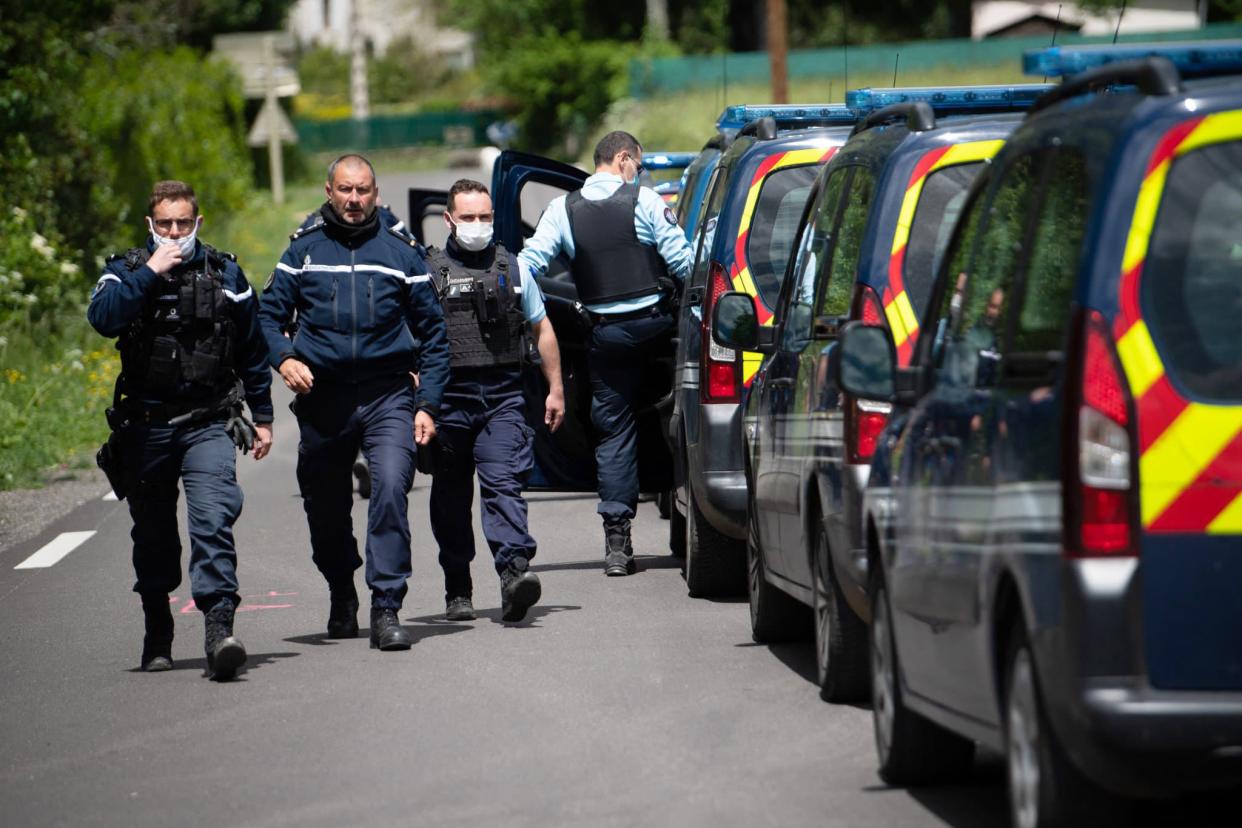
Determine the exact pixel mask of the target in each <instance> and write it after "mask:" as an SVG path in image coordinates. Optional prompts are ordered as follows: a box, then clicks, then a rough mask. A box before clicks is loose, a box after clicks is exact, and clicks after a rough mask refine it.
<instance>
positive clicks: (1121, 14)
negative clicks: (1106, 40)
mask: <svg viewBox="0 0 1242 828" xmlns="http://www.w3.org/2000/svg"><path fill="white" fill-rule="evenodd" d="M1125 16H1126V0H1121V11H1119V12H1117V28H1116V29H1115V30H1114V31H1113V43H1114V44H1115V43H1116V42H1117V35H1119V34H1121V18H1123V17H1125Z"/></svg>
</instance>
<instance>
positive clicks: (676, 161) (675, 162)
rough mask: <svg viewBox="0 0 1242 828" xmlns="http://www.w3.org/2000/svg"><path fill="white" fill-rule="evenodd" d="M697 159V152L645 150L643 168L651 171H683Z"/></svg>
mask: <svg viewBox="0 0 1242 828" xmlns="http://www.w3.org/2000/svg"><path fill="white" fill-rule="evenodd" d="M697 157H698V153H697V152H660V151H659V150H649V151H648V150H644V151H643V166H644V167H646V168H647V169H649V170H681V169H685V168H686V167H688V166H690V162H691V161H693V160H694V159H695V158H697Z"/></svg>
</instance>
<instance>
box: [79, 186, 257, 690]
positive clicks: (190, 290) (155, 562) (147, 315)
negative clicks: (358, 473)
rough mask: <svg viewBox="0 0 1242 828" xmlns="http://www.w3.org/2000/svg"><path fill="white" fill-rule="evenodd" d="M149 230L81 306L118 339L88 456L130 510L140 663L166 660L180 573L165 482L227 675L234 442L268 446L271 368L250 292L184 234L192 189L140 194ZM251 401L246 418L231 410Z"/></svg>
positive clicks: (217, 255)
mask: <svg viewBox="0 0 1242 828" xmlns="http://www.w3.org/2000/svg"><path fill="white" fill-rule="evenodd" d="M150 209H151V215H150V216H148V217H147V227H148V228H149V229H150V231H151V236H150V239H149V240H148V242H147V244H146V245H145V246H143V247H139V248H135V249H133V250H130V251H129V252H127V253H125V254H124V255H119V256H110V257H109V258H108V262H107V265H106V266H105V267H104V272H103V275H102V276H101V277H100V279H99V283H98V284H97V285H96V287H95V292H94V294H93V295H92V296H91V302H90V306H89V308H88V309H87V317H88V318H89V319H90V322H91V325H93V326H94V327H95V329H96V330H97V331H99V332H100V333H101V334H103V335H104V336H108V337H112V336H116V337H119V338H120V339H119V342H118V343H117V347H118V348H119V350H120V352H121V375H120V376H119V377H118V378H117V385H116V395H115V398H114V401H113V406H112V408H111V409H109V410H108V424H109V425H110V426H111V427H112V429H113V434H112V437H111V438H109V440H108V443H107V444H105V446H104V448H102V449H101V450H100V454H99V461H100V465H101V466H102V467H103V468H104V470H105V471H106V472H107V473H108V479H109V482H111V483H112V485H113V490H114V491H115V492H116V494H117V496H118V497H122V498H127V499H128V500H129V511H130V515H131V517H132V518H133V521H134V529H133V532H132V536H133V540H134V553H133V561H134V570H135V573H136V575H137V582H136V583H135V585H134V591H135V592H137V593H138V594H139V595H141V596H142V608H143V613H144V615H145V617H146V636H145V638H144V639H143V646H142V660H141V667H142V669H143V670H144V671H146V672H158V671H163V670H171V669H172V640H173V619H172V613H171V612H170V610H169V603H168V594H169V593H170V592H172V591H173V590H174V589H176V588H177V586H178V585H179V584H180V582H181V573H180V567H181V564H180V556H181V540H180V537H179V533H178V530H177V497H178V491H177V482H178V480H180V482H181V485H182V486H183V487H184V488H185V499H186V516H187V523H188V524H189V530H190V588H191V591H192V594H193V596H194V603H195V605H196V606H197V607H198V609H199V610H200V611H202V612H203V614H204V616H205V626H206V635H205V641H204V646H205V650H206V653H207V670H208V674H209V675H210V676H211V677H212V678H214V679H218V680H223V679H228V678H232V677H233V675H234V674H235V673H236V672H237V670H238V668H240V667H241V666H242V664H243V663H244V662H245V660H246V650H245V647H243V646H242V644H241V642H240V641H238V640H237V639H236V638H235V637H234V636H233V615H234V611H235V609H236V607H237V604H238V601H239V598H238V594H237V589H238V586H237V574H236V563H237V556H236V553H235V551H234V548H233V524H234V522H235V521H236V520H237V517H238V515H240V514H241V508H242V493H241V489H240V488H238V485H237V477H236V474H235V468H234V464H235V455H234V453H233V452H234V446H235V445H236V446H237V447H238V448H241V449H242V450H243V451H248V450H250V449H251V448H253V449H254V457H255V459H256V460H258V459H261V458H262V457H264V456H265V455H266V454H267V453H268V451H269V449H270V448H271V445H272V425H271V424H272V398H271V381H272V380H271V374H270V373H269V372H268V369H267V358H268V357H267V353H268V352H267V343H266V342H265V341H264V338H263V335H262V333H261V332H260V331H259V324H258V302H257V300H256V299H255V295H254V291H253V290H252V289H251V288H250V285H249V283H248V282H247V281H246V277H245V275H244V274H243V273H242V271H241V268H239V267H238V266H237V263H236V261H235V259H234V258H233V256H232V255H231V254H228V253H222V252H220V251H218V250H216V249H215V248H212V247H211V246H209V245H207V244H205V243H204V242H201V241H199V240H198V239H197V234H198V228H199V226H200V225H201V223H202V217H201V216H199V215H198V201H197V199H196V198H195V196H194V190H193V189H191V188H190V186H189V185H187V184H185V183H183V182H180V181H161V182H159V183H157V184H156V185H155V187H154V189H153V190H152V192H151V200H150ZM243 401H244V402H245V403H246V404H248V405H249V407H250V412H251V414H252V415H253V417H254V421H255V424H254V425H253V426H251V424H250V423H249V422H247V421H246V420H245V418H244V417H243V416H242V414H241V404H242V402H243Z"/></svg>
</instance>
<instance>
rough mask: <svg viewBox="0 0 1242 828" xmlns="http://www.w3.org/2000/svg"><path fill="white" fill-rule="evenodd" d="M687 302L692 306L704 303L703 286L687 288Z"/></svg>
mask: <svg viewBox="0 0 1242 828" xmlns="http://www.w3.org/2000/svg"><path fill="white" fill-rule="evenodd" d="M686 302H687V303H688V304H689V305H691V306H694V305H701V304H703V288H701V287H695V288H689V289H688V290H686Z"/></svg>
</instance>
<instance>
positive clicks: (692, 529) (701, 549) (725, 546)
mask: <svg viewBox="0 0 1242 828" xmlns="http://www.w3.org/2000/svg"><path fill="white" fill-rule="evenodd" d="M686 488H687V493H688V494H689V498H688V501H689V502H688V503H687V507H688V508H687V511H688V512H689V514H687V515H686V587H687V588H688V589H689V591H690V597H691V598H706V597H709V596H717V595H741V594H742V590H743V589H745V585H746V548H745V545H744V544H742V543H739V542H738V541H736V540H734V539H733V538H730V537H728V536H726V535H722V534H720V532H717V531H716V527H714V526H712V525H711V524H710V523H709V522H708V521H707V518H706V517H704V516H703V513H702V512H701V511H699V506H698V503H696V502H695V497H694V488H693V487H691V486H687V487H686Z"/></svg>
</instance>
